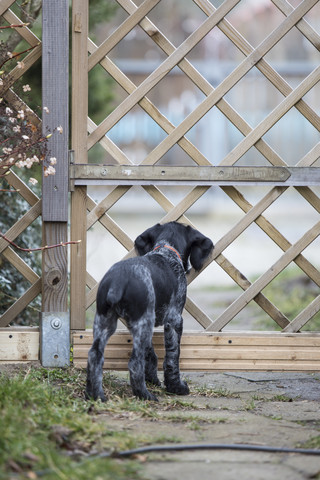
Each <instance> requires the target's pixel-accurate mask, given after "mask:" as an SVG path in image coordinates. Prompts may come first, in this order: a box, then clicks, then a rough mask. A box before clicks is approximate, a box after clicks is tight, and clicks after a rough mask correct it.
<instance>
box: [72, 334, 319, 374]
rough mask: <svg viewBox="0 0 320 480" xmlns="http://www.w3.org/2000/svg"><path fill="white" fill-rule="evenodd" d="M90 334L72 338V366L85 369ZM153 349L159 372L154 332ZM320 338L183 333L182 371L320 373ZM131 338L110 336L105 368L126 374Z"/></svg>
mask: <svg viewBox="0 0 320 480" xmlns="http://www.w3.org/2000/svg"><path fill="white" fill-rule="evenodd" d="M92 340H93V338H92V332H91V331H89V330H88V331H84V332H77V333H75V334H74V335H73V353H74V365H75V366H76V367H79V368H84V367H85V366H86V362H87V356H88V350H89V348H90V346H91V344H92ZM153 345H154V348H155V351H156V353H157V355H158V359H159V368H160V369H161V365H162V361H163V358H164V352H165V350H164V341H163V333H162V332H156V333H155V334H154V336H153ZM319 347H320V335H319V334H305V333H304V334H283V333H275V332H266V333H258V332H251V333H250V335H249V334H248V332H221V333H214V334H211V335H208V334H204V333H196V332H185V333H184V334H183V335H182V339H181V358H180V368H181V370H182V371H192V370H194V371H220V370H223V371H227V370H234V371H236V370H248V371H250V370H251V371H255V370H264V371H268V370H269V371H270V370H274V371H284V370H286V371H290V370H291V371H314V372H316V371H319V370H320V351H319ZM131 350H132V337H131V335H130V334H129V333H127V332H126V331H119V332H117V333H116V334H115V335H113V336H112V337H111V338H110V340H109V343H108V345H107V347H106V349H105V363H104V368H107V369H115V370H126V369H127V365H128V360H129V358H130V355H131Z"/></svg>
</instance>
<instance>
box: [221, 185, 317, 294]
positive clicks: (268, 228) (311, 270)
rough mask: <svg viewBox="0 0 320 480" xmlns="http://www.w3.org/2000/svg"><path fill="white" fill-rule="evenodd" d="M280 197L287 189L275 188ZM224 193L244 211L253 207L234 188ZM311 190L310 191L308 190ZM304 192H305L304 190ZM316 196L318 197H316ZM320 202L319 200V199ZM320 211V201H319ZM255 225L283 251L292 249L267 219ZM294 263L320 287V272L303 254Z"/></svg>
mask: <svg viewBox="0 0 320 480" xmlns="http://www.w3.org/2000/svg"><path fill="white" fill-rule="evenodd" d="M275 188H277V189H278V190H277V191H278V194H279V196H280V195H282V194H283V193H284V192H285V191H286V190H287V189H286V187H275ZM222 189H223V191H224V192H225V193H226V194H227V195H228V196H229V197H230V198H231V199H232V200H233V201H234V202H235V203H236V204H237V205H238V206H239V207H240V208H241V209H242V210H243V211H244V212H248V211H249V210H250V209H251V208H253V207H252V205H251V204H250V203H249V202H248V201H247V200H246V199H245V198H244V196H243V195H241V194H240V192H237V191H235V189H234V188H233V187H222ZM308 190H310V189H308ZM303 192H304V190H303ZM315 196H316V195H315ZM318 200H319V199H318ZM319 211H320V200H319ZM255 223H256V224H257V225H258V226H259V227H260V228H261V229H262V230H263V231H264V232H265V233H266V234H267V235H268V236H269V237H270V238H271V239H272V240H273V241H274V242H275V243H276V244H277V245H278V246H279V247H280V248H281V249H282V250H283V251H286V250H287V249H288V248H290V247H291V243H290V242H289V241H288V240H287V239H286V238H285V237H284V236H283V235H282V233H280V232H279V230H277V229H276V228H275V227H274V226H273V225H272V224H271V223H270V222H269V221H268V220H267V219H266V218H265V217H263V216H262V215H260V216H258V217H257V218H256V220H255ZM294 262H295V263H296V264H297V265H298V266H299V267H300V268H301V269H302V271H304V272H305V273H306V274H307V275H308V276H309V277H310V278H311V279H312V280H313V281H314V282H315V283H316V284H317V285H318V286H320V272H319V271H318V269H317V268H315V267H314V266H313V265H312V264H311V263H310V262H309V261H308V260H307V259H306V258H305V257H304V256H303V255H302V254H300V255H298V256H297V257H296V258H295V259H294Z"/></svg>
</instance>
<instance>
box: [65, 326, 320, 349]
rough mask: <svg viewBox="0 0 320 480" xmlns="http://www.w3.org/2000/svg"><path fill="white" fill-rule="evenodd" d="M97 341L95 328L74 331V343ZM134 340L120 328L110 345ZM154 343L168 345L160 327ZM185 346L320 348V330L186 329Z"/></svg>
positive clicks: (88, 343) (154, 337) (182, 339)
mask: <svg viewBox="0 0 320 480" xmlns="http://www.w3.org/2000/svg"><path fill="white" fill-rule="evenodd" d="M92 342H93V334H92V329H88V330H84V331H82V332H74V333H73V344H74V345H79V346H82V347H85V346H91V344H92ZM131 343H132V336H131V335H130V333H129V332H128V331H127V330H119V331H117V333H115V335H113V336H112V337H111V338H110V339H109V342H108V345H128V344H131ZM152 343H153V345H154V346H155V347H157V348H158V346H160V347H161V346H163V345H164V337H163V331H159V330H156V331H155V332H154V334H153V339H152ZM181 345H182V346H184V345H185V346H192V345H193V346H197V345H198V346H200V345H201V346H204V347H206V348H209V347H212V348H215V347H218V346H223V347H226V346H228V347H230V348H232V347H233V346H237V347H238V346H243V347H246V348H256V347H258V346H259V347H263V346H267V347H272V348H276V347H283V348H284V347H285V348H292V347H299V348H300V347H301V348H302V347H304V348H310V347H316V348H318V347H320V333H319V332H300V333H298V334H294V333H288V332H286V333H283V332H281V333H280V332H271V331H264V332H262V331H261V332H260V331H255V332H250V334H248V332H245V331H228V332H226V331H225V332H218V333H211V332H207V331H205V332H199V331H194V332H185V333H183V335H182V337H181Z"/></svg>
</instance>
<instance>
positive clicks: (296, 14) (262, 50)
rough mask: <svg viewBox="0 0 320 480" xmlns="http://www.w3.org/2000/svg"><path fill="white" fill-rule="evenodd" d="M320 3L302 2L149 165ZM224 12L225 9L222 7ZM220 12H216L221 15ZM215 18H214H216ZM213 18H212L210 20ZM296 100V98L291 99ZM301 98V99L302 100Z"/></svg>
mask: <svg viewBox="0 0 320 480" xmlns="http://www.w3.org/2000/svg"><path fill="white" fill-rule="evenodd" d="M317 1H318V0H310V1H308V2H307V1H306V0H305V1H304V2H301V4H300V5H299V6H298V7H297V8H296V9H295V10H294V11H293V12H292V13H291V14H290V15H289V16H288V17H287V18H286V19H285V20H284V21H283V22H282V23H281V24H280V25H279V26H278V27H277V28H275V30H273V32H271V33H270V35H269V36H268V37H267V38H265V40H263V41H262V42H261V43H260V45H259V46H258V47H257V48H256V49H255V50H254V51H253V52H252V53H251V54H250V55H249V56H248V57H246V58H245V59H244V60H243V61H242V62H241V63H240V65H239V66H238V67H236V68H235V69H234V70H233V72H232V73H230V74H229V75H228V76H227V77H226V78H225V79H224V80H223V82H222V83H221V84H220V85H219V86H218V87H217V88H216V89H215V90H214V92H212V93H211V94H210V95H208V97H207V98H206V99H205V100H203V101H202V102H201V103H200V105H198V106H197V107H196V108H195V109H194V110H193V112H192V113H190V114H189V115H188V116H187V117H186V118H185V119H184V120H183V121H182V122H181V123H180V125H179V126H178V127H177V128H176V129H175V130H174V132H172V133H171V134H170V135H168V136H167V137H166V138H165V139H164V140H163V141H162V142H161V143H160V144H159V145H158V146H157V147H155V148H154V149H153V150H152V152H150V154H149V155H148V156H147V157H146V161H148V162H149V161H150V162H151V163H155V162H157V161H158V160H159V159H160V158H161V157H162V156H163V155H164V154H165V153H166V152H167V151H168V150H169V149H170V148H171V147H172V146H173V145H174V144H175V143H176V142H177V141H178V140H179V139H180V138H181V137H182V136H183V135H185V134H186V133H187V132H188V131H189V130H190V129H191V128H192V127H193V126H194V125H195V123H197V122H198V121H199V120H200V119H201V118H202V117H203V116H204V115H205V114H206V113H208V111H209V110H210V109H211V108H212V107H213V106H214V105H216V104H217V102H218V101H219V100H221V98H222V97H223V96H224V95H226V93H228V92H229V91H230V90H231V88H232V87H234V85H235V84H236V83H237V82H239V81H240V80H241V78H243V77H244V75H246V73H248V72H249V70H251V68H252V67H253V66H255V65H256V63H257V62H258V61H259V60H260V59H261V58H262V57H263V56H264V55H266V54H267V53H268V51H269V50H270V49H271V48H272V47H273V46H274V45H275V44H276V43H278V42H279V41H280V40H281V38H283V37H284V36H285V35H286V34H287V33H288V31H289V30H290V29H291V28H292V27H293V26H294V25H295V24H296V23H297V22H298V21H299V19H300V18H301V17H302V16H303V15H305V14H306V13H307V12H308V11H309V10H310V9H311V8H312V7H313V6H314V5H315V3H316V2H317ZM220 8H221V7H220ZM217 11H218V10H216V12H217ZM213 15H214V14H213ZM209 18H211V17H209ZM291 98H292V97H291ZM300 98H301V97H300Z"/></svg>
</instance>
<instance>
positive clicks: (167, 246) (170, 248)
mask: <svg viewBox="0 0 320 480" xmlns="http://www.w3.org/2000/svg"><path fill="white" fill-rule="evenodd" d="M161 247H165V248H168V249H169V250H172V251H173V252H174V253H175V254H176V255H177V256H178V257H179V258H180V260H181V262H182V259H181V256H180V254H179V252H177V250H175V249H174V248H173V247H171V246H170V245H158V246H157V247H155V248H154V249H153V251H155V250H158V248H161Z"/></svg>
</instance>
